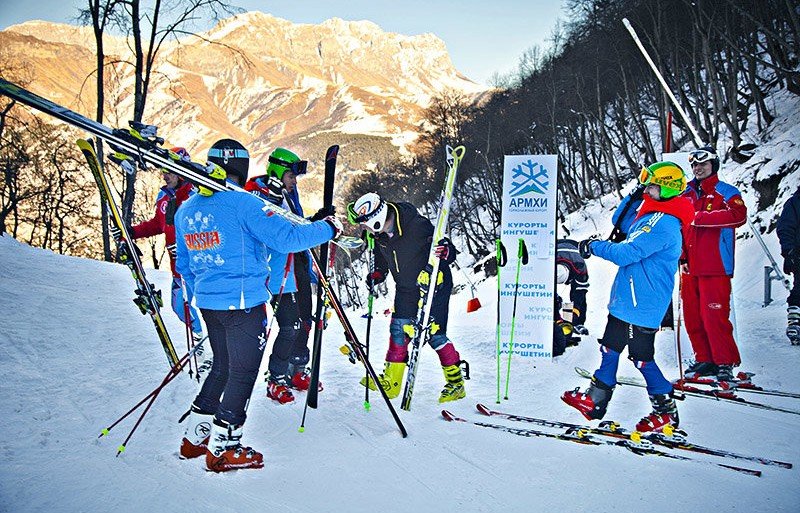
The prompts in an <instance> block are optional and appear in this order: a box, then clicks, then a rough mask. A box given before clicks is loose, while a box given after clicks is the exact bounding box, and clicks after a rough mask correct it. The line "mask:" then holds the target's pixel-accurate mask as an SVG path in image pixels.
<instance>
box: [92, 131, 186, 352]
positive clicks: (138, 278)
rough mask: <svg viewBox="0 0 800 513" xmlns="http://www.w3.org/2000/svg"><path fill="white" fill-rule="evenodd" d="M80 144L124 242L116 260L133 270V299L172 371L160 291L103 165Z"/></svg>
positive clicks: (169, 340) (105, 204) (111, 217)
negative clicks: (147, 317) (150, 277)
mask: <svg viewBox="0 0 800 513" xmlns="http://www.w3.org/2000/svg"><path fill="white" fill-rule="evenodd" d="M77 144H78V147H79V148H80V149H81V152H82V153H83V156H84V157H85V158H86V163H87V164H89V169H91V171H92V176H93V177H94V181H95V183H96V184H97V188H98V189H99V190H100V196H101V197H102V198H103V208H105V209H106V210H107V211H108V218H109V219H110V220H111V222H112V223H114V226H115V227H116V228H117V229H118V230H119V231H120V233H121V234H122V241H121V242H120V241H115V242H116V243H117V259H118V260H119V261H120V262H121V263H123V264H125V265H126V266H127V267H128V269H130V271H131V275H132V276H133V280H134V281H135V282H136V298H134V300H133V302H134V303H136V306H138V307H139V310H141V312H142V314H149V315H150V318H151V319H153V325H154V326H155V328H156V333H158V338H159V340H160V341H161V346H162V347H163V348H164V352H165V353H166V354H167V362H168V363H169V366H170V368H172V367H174V366H175V365H176V364H177V363H178V355H177V353H176V352H175V347H174V346H173V345H172V340H171V339H170V337H169V333H168V332H167V327H166V326H165V325H164V319H163V318H162V317H161V306H163V302H162V299H161V291H159V290H155V289H154V288H153V285H152V284H151V283H150V282H149V281H148V280H147V276H146V275H145V272H144V268H142V261H141V260H140V259H139V254H138V253H137V251H136V248H135V247H134V245H133V239H132V238H131V234H130V233H128V228H127V227H126V226H125V222H124V221H123V220H122V215H121V214H120V210H119V207H117V203H116V202H115V201H114V197H113V196H112V195H111V189H110V188H109V186H108V181H107V180H106V177H105V175H104V174H103V171H102V170H101V169H100V161H99V160H98V159H97V153H95V150H94V146H92V143H90V142H89V141H87V140H85V139H78V141H77Z"/></svg>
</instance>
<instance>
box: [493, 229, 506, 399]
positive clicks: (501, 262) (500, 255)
mask: <svg viewBox="0 0 800 513" xmlns="http://www.w3.org/2000/svg"><path fill="white" fill-rule="evenodd" d="M494 247H495V256H494V259H495V262H496V263H497V404H500V268H501V267H505V265H506V263H508V255H507V254H506V247H505V246H504V245H503V241H501V240H500V239H495V241H494Z"/></svg>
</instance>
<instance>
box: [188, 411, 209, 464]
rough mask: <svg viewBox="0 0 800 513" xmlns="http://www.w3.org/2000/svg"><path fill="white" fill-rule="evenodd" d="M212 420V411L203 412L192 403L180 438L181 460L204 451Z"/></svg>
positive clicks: (202, 453)
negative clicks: (184, 429)
mask: <svg viewBox="0 0 800 513" xmlns="http://www.w3.org/2000/svg"><path fill="white" fill-rule="evenodd" d="M213 420H214V414H213V413H204V412H203V411H202V410H201V409H200V408H198V407H197V406H195V405H192V407H191V409H190V410H189V419H188V421H187V424H186V431H185V432H184V434H183V440H181V449H180V458H181V459H182V460H188V459H192V458H199V457H200V456H203V455H204V454H205V453H206V448H207V447H208V434H209V433H210V432H211V422H212V421H213Z"/></svg>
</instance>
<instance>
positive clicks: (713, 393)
mask: <svg viewBox="0 0 800 513" xmlns="http://www.w3.org/2000/svg"><path fill="white" fill-rule="evenodd" d="M575 372H577V373H578V375H579V376H581V377H583V378H586V379H592V373H591V372H589V371H587V370H586V369H582V368H580V367H575ZM617 384H620V385H629V386H634V387H641V388H646V386H647V385H645V384H644V383H643V382H641V381H639V380H638V379H635V378H626V377H624V376H622V377H617ZM673 386H674V387H675V390H679V391H680V392H682V393H683V395H684V396H691V397H705V398H706V399H712V400H715V401H723V402H731V403H736V404H743V405H745V406H751V407H753V408H758V409H760V410H769V411H779V412H783V413H791V414H792V415H800V411H796V410H789V409H786V408H780V407H778V406H772V405H769V404H763V403H756V402H753V401H748V400H747V399H745V398H744V397H739V396H738V395H736V394H735V393H734V392H731V391H723V390H703V389H701V388H697V387H694V386H691V385H686V384H683V385H679V384H673ZM675 398H676V399H683V397H680V396H679V395H676V397H675Z"/></svg>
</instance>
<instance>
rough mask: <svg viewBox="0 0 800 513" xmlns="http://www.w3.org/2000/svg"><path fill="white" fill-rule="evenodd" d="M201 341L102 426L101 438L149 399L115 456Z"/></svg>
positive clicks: (122, 449) (123, 448)
mask: <svg viewBox="0 0 800 513" xmlns="http://www.w3.org/2000/svg"><path fill="white" fill-rule="evenodd" d="M203 342H204V341H200V343H199V344H197V345H196V346H194V347H193V348H192V350H191V351H189V352H188V353H186V354H185V355H183V357H181V359H180V360H179V361H178V363H177V364H175V366H174V367H173V368H171V369H170V370H169V372H167V374H166V376H164V379H163V380H161V383H160V384H159V385H158V386H157V387H156V388H154V389H153V390H152V391H151V392H150V393H149V394H147V395H146V396H145V397H144V398H142V400H141V401H139V402H138V403H136V404H135V405H134V406H133V407H132V408H131V409H129V410H128V411H127V412H125V413H124V414H123V415H122V416H121V417H120V418H118V419H117V420H115V421H114V422H113V423H111V424H110V425H109V426H108V427H106V428H104V429H103V430H102V431H101V432H100V434H99V435H98V436H97V438H102V437H104V436H106V435H108V433H109V432H110V431H111V430H112V429H113V428H114V427H116V426H117V425H118V424H119V423H120V422H122V421H123V420H125V419H126V418H128V417H129V416H130V415H131V414H132V413H133V412H135V411H136V410H137V409H139V407H140V406H142V405H143V404H144V403H146V402H148V400H149V401H150V402H149V404H148V406H147V407H146V408H145V410H144V412H143V413H142V414H141V415H140V416H139V420H138V421H137V422H136V425H135V426H134V428H133V430H132V431H131V433H130V434H129V435H128V437H127V438H126V439H125V441H124V442H123V443H122V445H120V446H119V448H118V450H117V456H119V454H120V453H122V452H123V451H125V445H126V444H127V443H128V441H129V440H130V439H131V436H132V435H133V431H135V430H136V427H138V425H139V424H140V423H141V421H142V419H143V418H144V416H145V415H146V414H147V411H148V410H149V409H150V406H151V405H152V404H153V402H155V400H156V398H157V397H158V395H159V394H160V393H161V391H162V390H163V389H164V387H166V386H167V385H168V384H169V383H170V382H171V381H172V380H174V379H175V378H176V377H177V376H178V375H179V374H180V373H181V371H182V370H183V367H184V366H185V365H186V362H187V361H188V360H189V358H191V357H192V356H193V355H194V354H195V353H196V351H197V349H198V348H199V347H201V346H202V345H203Z"/></svg>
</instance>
